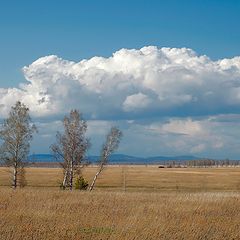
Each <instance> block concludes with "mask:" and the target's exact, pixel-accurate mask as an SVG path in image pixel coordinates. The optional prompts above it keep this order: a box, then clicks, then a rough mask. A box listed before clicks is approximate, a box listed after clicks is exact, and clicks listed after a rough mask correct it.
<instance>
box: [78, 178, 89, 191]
mask: <svg viewBox="0 0 240 240" xmlns="http://www.w3.org/2000/svg"><path fill="white" fill-rule="evenodd" d="M87 188H88V182H87V181H86V180H85V179H84V178H83V177H82V176H81V177H78V178H77V179H76V181H75V189H78V190H87Z"/></svg>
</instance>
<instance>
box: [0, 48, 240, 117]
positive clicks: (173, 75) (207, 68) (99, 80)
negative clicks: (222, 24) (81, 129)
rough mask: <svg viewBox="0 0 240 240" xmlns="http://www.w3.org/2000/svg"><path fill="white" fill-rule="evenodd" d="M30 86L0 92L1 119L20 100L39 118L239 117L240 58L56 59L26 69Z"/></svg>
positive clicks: (127, 54) (137, 55)
mask: <svg viewBox="0 0 240 240" xmlns="http://www.w3.org/2000/svg"><path fill="white" fill-rule="evenodd" d="M23 74H24V76H25V78H26V80H27V81H28V82H27V83H26V84H21V85H20V86H19V87H18V88H10V89H0V116H5V115H6V113H7V112H8V110H9V108H10V106H11V105H13V104H14V102H15V101H16V100H17V99H19V100H21V101H23V102H24V103H26V104H27V105H29V106H30V107H31V111H32V114H34V115H35V116H49V115H56V114H62V113H65V112H68V111H69V109H70V108H75V107H77V108H79V109H80V110H81V111H82V112H83V113H84V114H86V115H87V116H88V117H89V118H92V119H98V118H108V119H117V118H119V117H120V116H121V118H125V119H129V118H134V117H136V118H139V117H140V116H143V113H146V111H147V112H149V113H151V115H155V116H161V115H165V116H166V115H172V116H173V115H175V116H178V115H179V114H181V115H185V116H191V115H205V114H207V115H209V114H216V113H223V114H224V113H226V112H235V113H236V112H239V109H240V108H239V105H240V57H234V58H232V59H221V60H218V61H212V60H211V59H210V58H208V57H207V56H199V55H197V54H196V53H195V52H194V51H193V50H191V49H187V48H157V47H154V46H150V47H143V48H141V49H139V50H136V49H121V50H119V51H117V52H115V53H113V55H112V56H111V57H109V58H103V57H93V58H91V59H84V60H81V61H80V62H73V61H68V60H64V59H61V58H59V57H57V56H54V55H51V56H46V57H42V58H39V59H38V60H36V61H35V62H33V63H32V64H30V65H29V66H25V67H24V68H23Z"/></svg>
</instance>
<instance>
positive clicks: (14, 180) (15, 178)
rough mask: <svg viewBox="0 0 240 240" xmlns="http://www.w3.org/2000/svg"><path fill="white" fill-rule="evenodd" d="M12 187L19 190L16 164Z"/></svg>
mask: <svg viewBox="0 0 240 240" xmlns="http://www.w3.org/2000/svg"><path fill="white" fill-rule="evenodd" d="M12 187H13V188H14V189H16V188H17V166H16V164H14V167H13V183H12Z"/></svg>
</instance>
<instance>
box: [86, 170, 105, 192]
mask: <svg viewBox="0 0 240 240" xmlns="http://www.w3.org/2000/svg"><path fill="white" fill-rule="evenodd" d="M102 169H103V168H102V167H101V168H100V169H99V171H98V172H97V173H96V175H95V176H94V178H93V181H92V183H91V185H90V188H89V191H90V192H91V191H92V190H93V188H94V186H95V183H96V180H97V178H98V175H99V174H100V173H101V171H102Z"/></svg>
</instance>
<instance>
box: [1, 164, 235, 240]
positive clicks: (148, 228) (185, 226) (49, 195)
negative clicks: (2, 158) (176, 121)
mask: <svg viewBox="0 0 240 240" xmlns="http://www.w3.org/2000/svg"><path fill="white" fill-rule="evenodd" d="M95 172H96V168H95V167H88V168H87V169H86V170H85V171H84V176H85V178H86V179H88V180H91V178H92V177H93V175H94V173H95ZM26 174H27V175H26V179H27V182H28V186H27V187H26V188H24V189H17V190H12V189H11V188H10V187H9V184H10V178H9V173H8V171H7V170H6V169H5V168H0V239H4V240H8V239H14V240H15V239H16V240H18V239H19V240H24V239H34V240H35V239H36V240H38V239H89V240H95V239H96V240H97V239H120V240H124V239H128V240H131V239H139V240H142V239H146V240H151V239H154V240H157V239H169V240H174V239H181V240H185V239H186V240H191V239H193V240H197V239H216V240H222V239H224V240H225V239H226V240H228V239H229V240H230V239H231V240H233V239H236V240H237V239H240V168H206V169H191V168H189V169H188V168H187V169H159V168H157V166H120V167H118V166H109V167H108V168H107V169H106V170H105V171H104V172H103V174H102V175H101V177H100V178H99V181H98V182H97V188H96V189H95V190H94V191H92V192H84V191H77V190H74V191H72V192H69V191H61V190H59V184H60V182H61V177H62V175H61V174H62V171H61V169H54V168H28V169H26Z"/></svg>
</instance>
